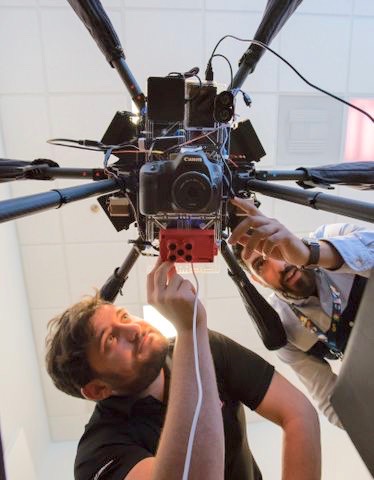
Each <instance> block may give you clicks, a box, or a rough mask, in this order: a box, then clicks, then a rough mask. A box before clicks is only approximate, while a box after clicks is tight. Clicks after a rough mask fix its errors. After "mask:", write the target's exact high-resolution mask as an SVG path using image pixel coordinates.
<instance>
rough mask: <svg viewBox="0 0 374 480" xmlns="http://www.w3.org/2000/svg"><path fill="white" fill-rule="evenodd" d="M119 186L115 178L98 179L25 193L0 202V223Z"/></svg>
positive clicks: (115, 189)
mask: <svg viewBox="0 0 374 480" xmlns="http://www.w3.org/2000/svg"><path fill="white" fill-rule="evenodd" d="M118 190H120V186H119V184H118V183H117V181H116V180H100V181H98V182H91V183H89V184H86V185H78V186H76V187H68V188H62V189H60V190H57V189H56V190H51V191H50V192H44V193H37V194H35V195H27V196H25V197H19V198H14V199H10V200H3V201H2V202H0V223H3V222H8V221H9V220H13V219H15V218H21V217H25V216H26V215H31V214H33V213H37V212H42V211H44V210H49V209H51V208H59V207H62V206H63V205H65V204H66V203H71V202H75V201H77V200H82V199H83V198H88V197H93V196H95V195H98V194H102V193H109V192H116V191H118Z"/></svg>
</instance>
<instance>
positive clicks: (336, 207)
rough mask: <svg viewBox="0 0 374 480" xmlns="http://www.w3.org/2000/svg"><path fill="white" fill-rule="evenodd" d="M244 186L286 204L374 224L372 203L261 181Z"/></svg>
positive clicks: (253, 181)
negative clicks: (294, 204) (289, 203)
mask: <svg viewBox="0 0 374 480" xmlns="http://www.w3.org/2000/svg"><path fill="white" fill-rule="evenodd" d="M246 185H247V188H248V189H249V190H253V191H254V192H258V193H263V194H264V195H266V196H268V197H273V198H279V199H280V200H285V201H287V202H292V203H298V204H299V205H306V206H308V207H311V208H314V209H315V210H325V211H326V212H331V213H338V214H340V215H345V216H347V217H352V218H357V219H359V220H364V221H366V222H372V223H374V204H373V203H369V202H361V201H359V200H353V199H348V198H342V197H338V196H336V195H330V194H326V193H322V192H316V191H310V190H307V191H305V190H300V189H298V188H293V187H287V186H284V185H274V184H273V183H269V182H262V181H261V180H248V181H247V184H246Z"/></svg>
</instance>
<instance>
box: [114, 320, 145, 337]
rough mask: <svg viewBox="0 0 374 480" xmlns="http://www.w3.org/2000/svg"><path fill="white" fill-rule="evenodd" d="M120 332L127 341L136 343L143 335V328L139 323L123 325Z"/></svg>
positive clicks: (131, 322)
mask: <svg viewBox="0 0 374 480" xmlns="http://www.w3.org/2000/svg"><path fill="white" fill-rule="evenodd" d="M119 328H120V332H121V334H122V335H124V337H125V338H126V340H127V341H129V342H135V341H136V340H137V339H138V338H139V337H140V335H141V326H140V325H139V324H138V323H137V322H133V321H130V322H128V323H121V324H120V326H119Z"/></svg>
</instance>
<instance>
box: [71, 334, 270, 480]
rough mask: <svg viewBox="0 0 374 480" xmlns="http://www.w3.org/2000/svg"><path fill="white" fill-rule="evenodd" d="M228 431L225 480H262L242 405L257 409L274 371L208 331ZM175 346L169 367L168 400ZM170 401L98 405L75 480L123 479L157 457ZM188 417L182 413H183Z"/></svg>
mask: <svg viewBox="0 0 374 480" xmlns="http://www.w3.org/2000/svg"><path fill="white" fill-rule="evenodd" d="M209 341H210V347H211V352H212V357H213V361H214V366H215V371H216V377H217V385H218V391H219V395H220V399H221V401H222V416H223V423H224V431H225V479H226V480H228V479H232V480H260V479H261V478H262V477H261V473H260V471H259V469H258V467H257V465H256V462H255V461H254V459H253V457H252V455H251V452H250V450H249V447H248V443H247V434H246V422H245V415H244V409H243V405H242V404H243V403H244V404H245V405H247V406H248V407H249V408H251V409H256V408H257V407H258V405H259V404H260V403H261V401H262V399H263V398H264V396H265V394H266V392H267V390H268V388H269V385H270V383H271V379H272V376H273V373H274V367H272V366H271V365H270V364H269V363H267V362H266V361H265V360H263V359H262V358H261V357H259V356H258V355H256V354H255V353H253V352H251V351H249V350H247V349H246V348H244V347H242V346H241V345H239V344H237V343H235V342H234V341H232V340H230V339H229V338H227V337H225V336H223V335H220V334H218V333H216V332H209ZM172 349H173V344H171V348H170V351H169V354H168V357H167V360H166V364H165V366H164V372H165V394H166V398H167V393H168V385H169V378H170V368H169V367H168V365H171V358H172ZM166 408H167V401H164V402H160V401H159V400H157V399H155V398H154V397H152V396H148V397H145V398H140V399H139V398H135V397H125V396H118V397H110V398H108V399H106V400H103V401H101V402H98V403H97V405H96V408H95V410H94V413H93V414H92V417H91V419H90V421H89V423H88V425H87V426H86V428H85V432H84V434H83V436H82V438H81V440H80V442H79V445H78V452H77V457H76V460H75V478H76V480H83V479H84V480H88V479H94V480H109V479H110V480H123V479H124V478H125V476H126V475H127V474H128V472H129V471H130V470H131V469H132V468H133V467H134V466H135V465H136V464H137V463H138V462H140V461H141V460H143V459H144V458H147V457H152V456H154V455H155V454H156V450H157V446H158V442H159V438H160V434H161V430H162V427H163V424H164V420H165V415H166ZM181 414H183V412H181Z"/></svg>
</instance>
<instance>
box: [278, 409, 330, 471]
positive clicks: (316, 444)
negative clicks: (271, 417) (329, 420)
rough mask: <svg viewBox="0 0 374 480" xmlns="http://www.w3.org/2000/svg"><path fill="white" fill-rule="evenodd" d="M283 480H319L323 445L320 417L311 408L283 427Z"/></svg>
mask: <svg viewBox="0 0 374 480" xmlns="http://www.w3.org/2000/svg"><path fill="white" fill-rule="evenodd" d="M283 432H284V441H283V472H282V480H319V479H320V478H321V445H320V428H319V422H318V416H317V413H316V412H315V410H314V409H313V408H312V407H311V408H310V410H308V411H307V412H305V413H304V414H303V416H302V417H300V416H295V417H294V418H291V419H289V420H288V422H287V423H286V424H285V425H283Z"/></svg>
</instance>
